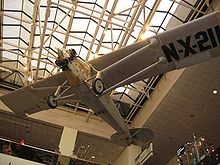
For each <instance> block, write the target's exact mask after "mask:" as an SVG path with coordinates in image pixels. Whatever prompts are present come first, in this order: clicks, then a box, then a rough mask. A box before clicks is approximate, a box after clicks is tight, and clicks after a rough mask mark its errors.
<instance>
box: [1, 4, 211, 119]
mask: <svg viewBox="0 0 220 165" xmlns="http://www.w3.org/2000/svg"><path fill="white" fill-rule="evenodd" d="M209 2H210V1H205V0H191V1H189V0H182V1H179V0H139V1H137V0H134V1H126V2H125V1H123V0H115V1H110V0H106V1H101V0H89V1H88V0H81V1H79V0H78V1H77V0H71V1H70V0H17V1H12V0H7V1H6V0H1V4H0V8H1V13H0V24H1V25H0V34H1V35H0V37H1V38H0V49H1V51H0V76H1V81H0V84H1V85H2V86H3V85H4V86H10V87H16V88H17V87H20V86H24V85H27V84H29V83H32V82H35V81H37V80H40V79H43V78H45V77H48V76H50V75H54V74H56V73H57V72H59V71H60V70H59V69H58V68H57V67H56V66H55V64H54V61H55V59H56V56H57V52H56V48H60V47H62V48H66V49H70V48H74V49H75V50H76V51H77V53H78V54H79V55H80V56H81V58H82V59H84V60H86V61H87V60H91V59H94V58H97V57H98V56H102V55H104V54H106V53H109V52H111V51H114V50H116V49H119V48H121V47H123V46H126V45H129V44H132V43H134V42H137V41H139V40H141V39H143V38H144V37H149V36H151V35H156V34H157V33H160V32H163V31H165V30H166V29H167V24H168V23H169V20H170V19H176V20H178V21H179V23H180V24H181V23H185V22H188V21H190V20H192V19H194V18H196V17H199V16H201V15H204V14H205V13H204V11H205V10H204V8H208V7H209ZM180 6H181V7H182V8H185V10H186V11H188V16H187V17H185V16H182V17H180V16H177V15H175V10H176V9H178V7H180ZM161 76H162V75H159V76H156V77H152V78H148V79H146V80H142V81H140V82H137V83H133V84H129V85H126V86H124V87H120V88H118V89H116V90H114V91H113V92H112V93H111V95H112V97H113V98H114V99H115V102H116V105H117V106H118V108H119V110H120V112H121V114H122V116H123V117H124V119H125V120H126V122H127V123H130V122H132V119H133V117H134V116H135V114H136V113H137V112H138V110H140V108H141V107H142V105H143V104H144V102H146V101H147V100H148V99H149V98H150V94H151V93H152V91H153V90H154V88H155V86H156V84H157V83H158V82H159V80H160V78H161ZM67 106H70V107H72V110H73V111H74V112H76V111H77V110H83V111H86V112H87V113H88V115H86V118H85V120H86V121H88V118H89V117H90V116H91V115H92V114H93V113H92V112H91V110H90V109H88V108H86V107H85V105H83V103H76V104H75V105H71V104H67Z"/></svg>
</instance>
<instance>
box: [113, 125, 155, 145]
mask: <svg viewBox="0 0 220 165" xmlns="http://www.w3.org/2000/svg"><path fill="white" fill-rule="evenodd" d="M129 131H130V134H131V138H132V139H131V142H129V139H128V138H127V137H126V136H125V135H124V134H121V133H115V134H113V135H112V136H111V140H112V141H113V143H115V144H118V145H122V146H127V145H130V144H134V145H139V146H142V147H146V146H147V145H148V144H149V143H150V142H151V141H152V139H153V132H152V131H151V130H150V129H148V128H134V129H129Z"/></svg>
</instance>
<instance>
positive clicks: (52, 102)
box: [47, 95, 57, 109]
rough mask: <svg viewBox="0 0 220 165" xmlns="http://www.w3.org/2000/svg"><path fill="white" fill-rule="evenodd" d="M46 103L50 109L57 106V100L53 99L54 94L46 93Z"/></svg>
mask: <svg viewBox="0 0 220 165" xmlns="http://www.w3.org/2000/svg"><path fill="white" fill-rule="evenodd" d="M47 104H48V106H49V107H50V108H52V109H54V108H56V107H57V101H56V100H55V97H54V95H48V97H47Z"/></svg>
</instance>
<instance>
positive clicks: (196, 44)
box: [0, 12, 220, 146]
mask: <svg viewBox="0 0 220 165" xmlns="http://www.w3.org/2000/svg"><path fill="white" fill-rule="evenodd" d="M219 24H220V13H218V12H213V13H211V14H209V15H206V16H203V17H201V18H198V19H196V20H194V21H191V22H189V23H185V24H183V25H180V26H178V27H175V28H173V29H170V30H168V31H165V32H163V33H160V34H157V35H155V36H153V37H150V38H147V39H145V40H142V41H139V42H136V43H134V44H131V45H128V46H126V47H123V48H121V49H118V50H115V51H113V52H111V53H108V54H106V55H104V56H101V57H99V58H96V59H93V60H91V61H83V60H82V59H81V58H80V57H79V56H77V54H76V51H75V50H73V49H71V50H64V49H58V58H57V60H56V62H55V63H56V65H57V66H58V67H60V68H61V69H62V72H60V73H58V74H56V75H53V76H50V77H48V78H46V79H43V80H40V81H38V82H36V83H33V84H30V85H28V86H25V87H23V88H20V89H18V90H16V91H13V92H11V93H9V94H6V95H3V96H1V97H0V99H1V100H2V102H3V103H4V104H6V105H7V106H8V107H9V108H10V109H11V110H12V111H14V112H15V113H17V114H19V115H22V116H26V115H27V114H32V113H36V112H39V111H42V110H46V109H50V108H56V107H57V106H59V105H63V104H65V103H67V102H68V101H73V100H77V101H79V100H80V101H82V102H83V103H85V104H86V105H87V106H88V107H90V108H91V109H92V110H93V111H94V112H95V113H96V114H97V115H99V116H100V117H102V119H103V120H105V121H106V122H107V123H108V124H109V125H110V126H111V127H112V128H114V129H115V130H116V131H117V132H116V133H115V134H113V135H112V136H111V139H112V140H113V141H114V142H116V143H118V144H121V145H131V144H136V145H141V146H146V144H148V143H149V142H150V141H151V140H152V139H153V132H152V131H151V130H150V129H148V128H134V129H129V128H128V126H127V125H126V124H125V122H124V121H123V119H122V117H121V115H120V113H119V111H118V109H117V108H116V106H115V104H114V102H113V100H112V98H111V95H110V92H111V91H112V90H114V89H116V88H117V87H120V86H124V85H126V84H129V83H133V82H137V81H139V80H143V79H146V78H149V77H152V76H156V75H159V74H162V73H166V72H169V71H172V70H176V69H181V68H185V67H189V66H191V65H194V64H198V63H201V62H204V61H207V60H209V59H212V58H213V57H217V56H218V55H219V53H218V52H220V46H219V45H220V25H219Z"/></svg>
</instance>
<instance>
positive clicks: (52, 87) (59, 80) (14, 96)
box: [0, 72, 78, 115]
mask: <svg viewBox="0 0 220 165" xmlns="http://www.w3.org/2000/svg"><path fill="white" fill-rule="evenodd" d="M65 81H66V75H65V72H61V73H58V74H56V75H54V76H50V77H48V78H46V79H43V80H41V81H39V82H37V83H34V84H31V85H28V86H26V87H23V88H20V89H18V90H16V91H13V92H11V93H8V94H6V95H3V96H1V97H0V99H1V101H2V102H3V103H4V104H6V105H7V106H8V107H9V108H10V109H11V110H13V111H14V112H15V113H17V114H20V115H26V114H32V113H36V112H39V111H42V110H46V109H50V107H49V106H48V104H47V97H48V94H54V93H55V91H56V89H57V87H58V86H59V85H61V84H63V83H64V82H65ZM66 88H68V84H67V86H63V87H62V90H65V89H66ZM66 94H70V91H69V92H67V93H66ZM76 99H78V98H77V97H76V96H73V97H71V100H76ZM67 102H68V100H66V99H64V100H60V101H59V102H58V104H59V105H63V104H65V103H67Z"/></svg>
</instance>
